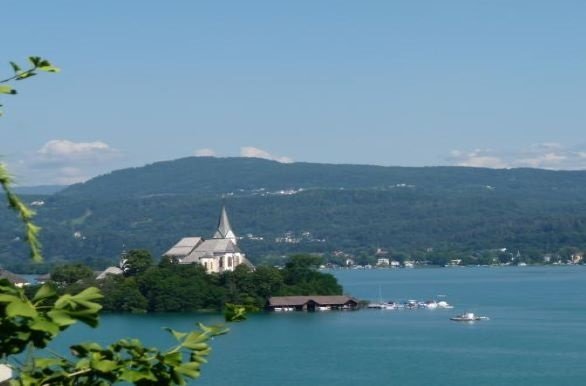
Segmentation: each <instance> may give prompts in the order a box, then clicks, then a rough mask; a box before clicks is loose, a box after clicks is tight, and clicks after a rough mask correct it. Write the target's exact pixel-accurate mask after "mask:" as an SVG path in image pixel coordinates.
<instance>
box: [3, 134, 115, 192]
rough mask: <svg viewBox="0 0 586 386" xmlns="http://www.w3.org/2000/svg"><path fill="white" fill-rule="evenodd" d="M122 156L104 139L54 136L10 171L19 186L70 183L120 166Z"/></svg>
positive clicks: (18, 161) (20, 160) (84, 179)
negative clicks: (80, 139)
mask: <svg viewBox="0 0 586 386" xmlns="http://www.w3.org/2000/svg"><path fill="white" fill-rule="evenodd" d="M121 159H122V153H121V152H120V151H119V150H117V149H115V148H113V147H112V146H110V145H109V144H107V143H105V142H103V141H92V142H74V141H70V140H67V139H53V140H50V141H47V142H46V143H45V144H43V145H42V146H41V147H40V148H39V149H38V150H36V151H34V152H32V153H29V154H27V155H24V156H23V157H22V158H20V159H18V160H17V162H16V164H15V165H14V166H15V167H14V169H13V172H14V173H15V174H16V175H17V176H18V182H19V184H20V185H43V184H59V185H69V184H73V183H77V182H83V181H86V180H88V179H90V178H91V177H94V176H96V175H99V174H103V173H105V172H107V171H110V170H112V169H115V168H117V167H116V166H118V168H119V167H120V162H119V161H120V160H121Z"/></svg>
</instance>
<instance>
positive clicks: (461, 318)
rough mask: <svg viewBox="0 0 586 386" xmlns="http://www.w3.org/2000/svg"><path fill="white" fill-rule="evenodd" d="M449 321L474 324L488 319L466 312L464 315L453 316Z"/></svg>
mask: <svg viewBox="0 0 586 386" xmlns="http://www.w3.org/2000/svg"><path fill="white" fill-rule="evenodd" d="M450 320H453V321H455V322H476V321H479V320H489V318H488V317H487V316H477V315H474V313H473V312H466V313H465V314H462V315H457V316H454V317H453V318H450Z"/></svg>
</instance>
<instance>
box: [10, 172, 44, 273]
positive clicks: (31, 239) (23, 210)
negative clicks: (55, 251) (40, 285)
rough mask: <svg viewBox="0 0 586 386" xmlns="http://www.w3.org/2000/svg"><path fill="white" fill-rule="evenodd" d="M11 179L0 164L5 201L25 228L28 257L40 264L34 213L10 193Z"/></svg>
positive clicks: (37, 230)
mask: <svg viewBox="0 0 586 386" xmlns="http://www.w3.org/2000/svg"><path fill="white" fill-rule="evenodd" d="M12 182H13V181H12V177H11V176H10V174H9V173H8V170H7V169H6V167H5V166H4V164H2V163H1V162H0V185H1V186H2V189H3V190H4V193H5V194H6V200H7V201H8V206H9V208H10V209H12V210H14V211H15V212H16V213H17V214H18V216H19V217H20V220H21V221H22V223H23V224H24V228H25V241H26V243H27V245H28V246H29V248H30V255H31V258H32V259H33V261H35V262H40V261H41V260H42V256H41V242H40V241H39V231H40V228H39V227H38V226H37V225H35V224H34V223H33V221H32V218H33V216H34V215H35V212H34V211H33V210H31V209H30V208H29V207H27V206H26V204H25V203H24V202H23V201H22V200H21V199H20V198H19V197H18V196H17V195H16V194H14V192H13V191H12V188H11V185H12Z"/></svg>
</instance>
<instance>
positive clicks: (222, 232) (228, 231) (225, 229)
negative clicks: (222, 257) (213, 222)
mask: <svg viewBox="0 0 586 386" xmlns="http://www.w3.org/2000/svg"><path fill="white" fill-rule="evenodd" d="M214 239H230V240H232V241H233V242H234V244H236V235H235V234H234V231H232V227H231V226H230V220H228V213H227V212H226V207H225V206H224V205H222V212H221V213H220V219H219V220H218V229H217V230H216V233H214Z"/></svg>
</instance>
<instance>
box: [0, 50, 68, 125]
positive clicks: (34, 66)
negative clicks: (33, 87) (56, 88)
mask: <svg viewBox="0 0 586 386" xmlns="http://www.w3.org/2000/svg"><path fill="white" fill-rule="evenodd" d="M28 61H29V67H28V68H27V69H25V70H23V69H22V68H21V67H20V66H19V65H18V64H16V63H15V62H10V67H12V71H13V73H14V74H13V75H12V76H10V77H8V78H6V79H2V80H0V94H10V95H15V94H17V91H16V90H15V89H14V88H13V87H12V86H11V85H9V84H7V83H9V82H12V81H19V80H23V79H27V78H30V77H33V76H35V75H37V73H38V72H39V71H44V72H59V71H60V69H59V68H58V67H55V66H54V65H52V64H51V63H50V62H49V61H48V60H47V59H43V58H41V57H38V56H30V57H29V58H28ZM1 107H2V105H0V108H1ZM0 115H2V110H0Z"/></svg>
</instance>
